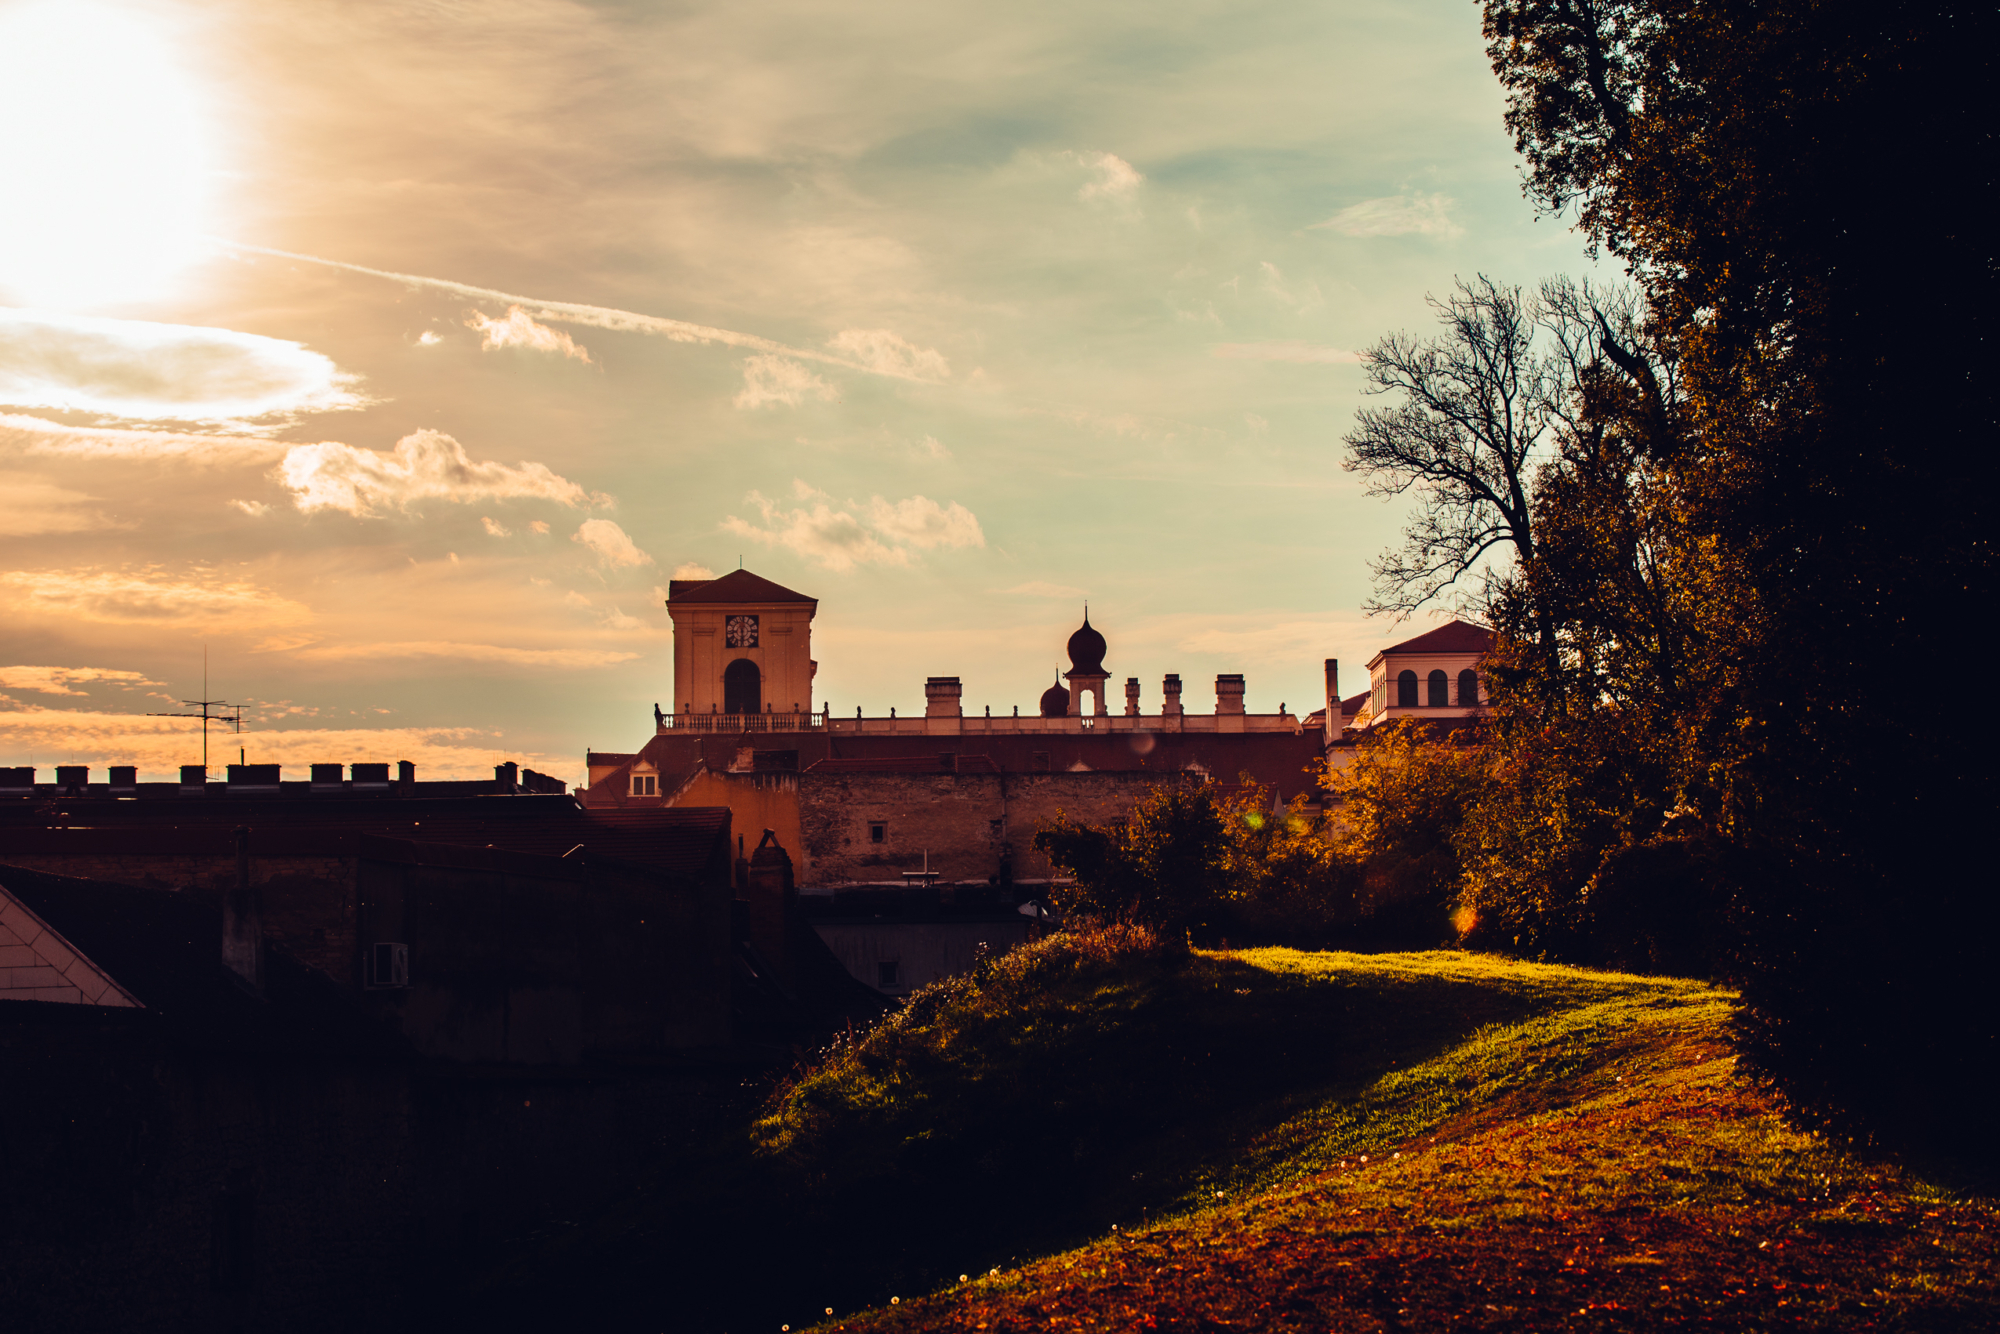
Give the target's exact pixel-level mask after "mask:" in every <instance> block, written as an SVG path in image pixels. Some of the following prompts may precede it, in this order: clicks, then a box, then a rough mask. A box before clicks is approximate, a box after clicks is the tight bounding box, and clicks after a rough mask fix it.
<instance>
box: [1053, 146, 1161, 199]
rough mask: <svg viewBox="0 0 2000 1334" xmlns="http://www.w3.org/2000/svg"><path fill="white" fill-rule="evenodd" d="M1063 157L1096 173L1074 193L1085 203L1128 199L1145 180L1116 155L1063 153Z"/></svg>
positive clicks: (1135, 169)
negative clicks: (1095, 200)
mask: <svg viewBox="0 0 2000 1334" xmlns="http://www.w3.org/2000/svg"><path fill="white" fill-rule="evenodd" d="M1063 156H1064V157H1067V158H1068V159H1069V160H1070V161H1072V162H1076V163H1080V164H1082V165H1083V166H1085V167H1088V168H1090V169H1091V170H1092V171H1093V172H1095V173H1096V178H1095V179H1093V180H1089V181H1085V182H1084V183H1083V186H1082V188H1080V189H1079V190H1078V191H1077V192H1076V197H1077V198H1078V199H1082V200H1085V201H1089V200H1094V199H1104V200H1124V199H1130V198H1131V197H1132V196H1133V195H1134V194H1136V193H1137V192H1138V189H1139V186H1140V185H1141V184H1142V183H1143V182H1144V181H1145V179H1146V178H1145V177H1144V176H1142V175H1140V174H1139V171H1138V168H1136V167H1134V166H1133V165H1132V164H1131V163H1129V162H1127V161H1126V160H1125V159H1124V158H1122V157H1119V156H1118V155H1117V154H1116V153H1095V152H1091V153H1065V154H1064V155H1063Z"/></svg>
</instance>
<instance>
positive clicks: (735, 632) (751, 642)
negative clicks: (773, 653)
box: [723, 616, 757, 648]
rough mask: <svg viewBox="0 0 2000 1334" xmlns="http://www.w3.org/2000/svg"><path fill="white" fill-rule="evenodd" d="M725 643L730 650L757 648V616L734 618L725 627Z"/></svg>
mask: <svg viewBox="0 0 2000 1334" xmlns="http://www.w3.org/2000/svg"><path fill="white" fill-rule="evenodd" d="M723 643H724V644H725V645H727V646H728V647H730V648H756V647H757V618H756V617H755V616H732V617H730V618H729V622H728V625H727V626H726V627H725V637H724V639H723Z"/></svg>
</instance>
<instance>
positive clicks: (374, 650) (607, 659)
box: [293, 639, 639, 668]
mask: <svg viewBox="0 0 2000 1334" xmlns="http://www.w3.org/2000/svg"><path fill="white" fill-rule="evenodd" d="M293 656H294V657H298V658H306V659H311V660H315V661H341V662H351V661H362V660H368V659H376V658H453V659H456V660H458V661H460V662H494V663H507V664H511V665H513V666H518V667H579V668H581V667H609V666H612V665H613V664H615V663H620V662H630V661H631V660H632V659H634V658H636V657H638V656H639V655H638V654H637V653H632V652H628V651H625V650H622V649H594V648H515V647H513V646H512V645H508V644H460V643H454V642H452V641H449V640H443V639H412V640H399V641H396V642H394V643H382V644H313V645H310V646H308V647H305V648H300V649H297V650H295V651H294V652H293Z"/></svg>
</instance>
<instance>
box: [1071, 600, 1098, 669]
mask: <svg viewBox="0 0 2000 1334" xmlns="http://www.w3.org/2000/svg"><path fill="white" fill-rule="evenodd" d="M1069 670H1070V674H1071V675H1072V676H1095V675H1096V674H1097V673H1099V672H1101V671H1103V670H1104V636H1103V635H1100V634H1098V633H1097V631H1095V630H1093V629H1091V628H1090V613H1089V612H1087V611H1086V612H1085V613H1084V614H1083V627H1082V628H1081V629H1079V630H1078V631H1077V632H1076V633H1075V634H1073V635H1071V636H1070V637H1069Z"/></svg>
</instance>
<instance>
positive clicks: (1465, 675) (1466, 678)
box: [1458, 667, 1479, 709]
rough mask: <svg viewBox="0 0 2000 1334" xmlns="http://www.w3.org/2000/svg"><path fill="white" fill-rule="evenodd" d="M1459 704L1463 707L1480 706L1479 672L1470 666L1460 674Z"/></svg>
mask: <svg viewBox="0 0 2000 1334" xmlns="http://www.w3.org/2000/svg"><path fill="white" fill-rule="evenodd" d="M1458 706H1459V707H1460V708H1461V709H1476V708H1478V707H1479V673H1478V672H1475V671H1473V670H1472V669H1471V668H1470V667H1468V668H1466V669H1465V670H1464V671H1462V672H1460V673H1459V674H1458Z"/></svg>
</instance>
